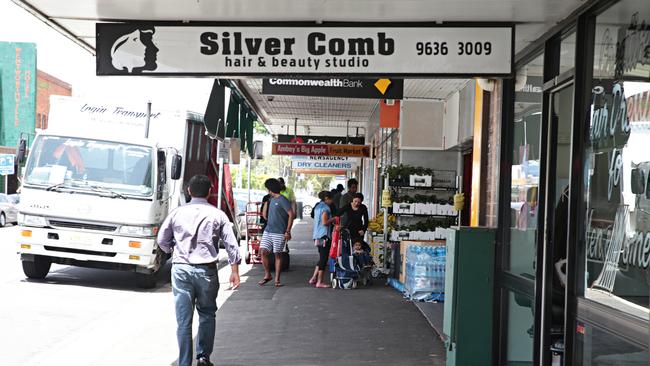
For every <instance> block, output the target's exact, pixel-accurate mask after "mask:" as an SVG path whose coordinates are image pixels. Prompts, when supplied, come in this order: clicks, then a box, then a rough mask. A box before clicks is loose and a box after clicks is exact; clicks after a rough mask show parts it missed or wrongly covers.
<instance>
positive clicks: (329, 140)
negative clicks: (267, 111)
mask: <svg viewBox="0 0 650 366" xmlns="http://www.w3.org/2000/svg"><path fill="white" fill-rule="evenodd" d="M278 142H293V143H296V144H335V145H341V144H346V143H347V144H348V145H364V144H365V143H366V138H365V137H363V136H350V137H345V136H307V135H298V136H294V135H278Z"/></svg>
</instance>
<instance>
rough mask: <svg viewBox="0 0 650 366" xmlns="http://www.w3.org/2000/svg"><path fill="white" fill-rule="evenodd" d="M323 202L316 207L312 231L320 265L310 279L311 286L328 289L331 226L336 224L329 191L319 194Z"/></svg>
mask: <svg viewBox="0 0 650 366" xmlns="http://www.w3.org/2000/svg"><path fill="white" fill-rule="evenodd" d="M318 196H319V197H320V198H321V201H320V202H319V203H318V204H316V207H314V229H313V231H312V239H314V245H316V248H318V257H319V258H318V264H317V265H316V268H314V274H313V275H312V276H311V278H310V279H309V284H310V285H315V286H316V287H317V288H328V287H330V286H328V285H327V284H325V280H324V278H325V268H326V267H327V260H328V259H329V254H330V248H331V237H332V236H331V230H330V226H331V225H332V222H334V218H333V217H332V211H331V208H330V205H332V194H331V193H330V192H328V191H323V192H321V193H319V194H318Z"/></svg>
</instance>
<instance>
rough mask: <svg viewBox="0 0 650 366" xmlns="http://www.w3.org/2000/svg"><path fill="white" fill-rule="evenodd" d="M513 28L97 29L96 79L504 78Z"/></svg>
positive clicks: (106, 25)
mask: <svg viewBox="0 0 650 366" xmlns="http://www.w3.org/2000/svg"><path fill="white" fill-rule="evenodd" d="M513 39H514V27H513V26H512V25H505V26H504V25H503V24H498V25H497V24H494V25H481V26H476V27H473V26H463V25H460V26H459V25H454V26H440V25H421V24H413V25H406V26H404V25H399V26H391V25H390V24H389V25H387V24H379V23H375V24H370V25H368V24H355V25H351V26H338V25H337V26H323V25H320V26H319V25H313V26H291V25H286V24H278V25H272V26H266V25H265V26H256V25H252V24H251V25H241V24H238V25H221V24H218V25H215V26H208V25H183V24H178V25H168V24H164V25H163V24H160V25H158V24H155V23H153V24H152V23H120V24H116V23H98V24H97V74H98V75H123V74H126V75H133V74H139V75H156V74H157V75H223V76H270V75H315V74H318V75H363V76H386V75H397V76H399V75H405V76H409V75H410V76H418V75H422V76H433V75H458V76H461V75H473V76H483V75H484V76H509V75H512V67H513Z"/></svg>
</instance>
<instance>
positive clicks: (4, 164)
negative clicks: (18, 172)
mask: <svg viewBox="0 0 650 366" xmlns="http://www.w3.org/2000/svg"><path fill="white" fill-rule="evenodd" d="M14 160H15V155H14V154H0V175H13V174H14V172H15V170H14V165H15V163H14Z"/></svg>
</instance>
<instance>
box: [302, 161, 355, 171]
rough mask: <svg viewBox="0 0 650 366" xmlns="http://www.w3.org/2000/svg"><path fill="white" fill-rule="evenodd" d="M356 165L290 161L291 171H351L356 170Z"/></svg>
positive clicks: (345, 162) (349, 163) (341, 162)
mask: <svg viewBox="0 0 650 366" xmlns="http://www.w3.org/2000/svg"><path fill="white" fill-rule="evenodd" d="M356 168H357V164H355V163H353V162H350V161H340V160H338V161H337V160H317V159H314V160H311V159H295V158H294V159H291V169H311V170H335V171H342V170H352V169H356Z"/></svg>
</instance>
